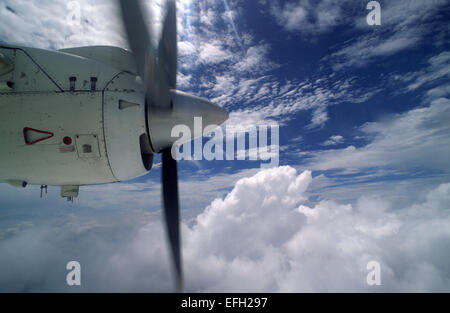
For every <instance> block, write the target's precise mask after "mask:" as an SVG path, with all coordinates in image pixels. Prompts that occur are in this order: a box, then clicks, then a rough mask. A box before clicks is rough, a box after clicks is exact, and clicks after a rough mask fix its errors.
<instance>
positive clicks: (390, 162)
mask: <svg viewBox="0 0 450 313" xmlns="http://www.w3.org/2000/svg"><path fill="white" fill-rule="evenodd" d="M449 120H450V100H448V99H445V98H439V99H436V100H433V102H432V103H431V105H430V106H427V107H419V108H416V109H413V110H411V111H408V112H406V113H403V114H398V115H396V116H395V117H391V118H387V119H386V120H383V121H380V122H374V123H367V124H365V125H363V126H361V127H360V131H362V132H363V133H364V135H365V137H367V138H371V142H370V143H369V144H367V145H365V146H362V147H359V148H356V147H354V146H348V147H347V148H344V149H334V150H326V151H316V152H311V153H306V154H307V155H309V156H310V157H312V159H311V160H310V161H309V162H308V167H310V168H312V169H318V170H329V169H359V170H361V169H363V168H370V167H385V168H388V167H395V168H397V169H405V168H407V169H413V168H422V169H424V168H425V169H429V170H430V169H431V170H441V171H444V172H447V171H448V169H449V168H450V148H449V147H450V124H449V123H448V121H449Z"/></svg>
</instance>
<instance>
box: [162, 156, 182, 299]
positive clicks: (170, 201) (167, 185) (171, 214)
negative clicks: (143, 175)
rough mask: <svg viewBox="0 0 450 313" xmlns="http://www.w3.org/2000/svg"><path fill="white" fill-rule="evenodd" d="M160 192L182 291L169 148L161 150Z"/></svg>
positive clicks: (174, 178)
mask: <svg viewBox="0 0 450 313" xmlns="http://www.w3.org/2000/svg"><path fill="white" fill-rule="evenodd" d="M162 192H163V203H164V217H165V221H166V229H167V235H168V238H169V244H170V250H171V254H172V257H173V265H174V269H175V278H176V286H177V291H178V292H182V291H183V269H182V266H181V242H180V209H179V201H178V174H177V161H176V160H174V159H173V158H172V154H171V148H166V149H164V150H162Z"/></svg>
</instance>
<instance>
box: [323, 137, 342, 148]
mask: <svg viewBox="0 0 450 313" xmlns="http://www.w3.org/2000/svg"><path fill="white" fill-rule="evenodd" d="M343 142H344V137H342V136H341V135H335V136H331V137H330V138H329V139H328V140H326V141H325V142H323V143H322V146H335V145H338V144H341V143H343Z"/></svg>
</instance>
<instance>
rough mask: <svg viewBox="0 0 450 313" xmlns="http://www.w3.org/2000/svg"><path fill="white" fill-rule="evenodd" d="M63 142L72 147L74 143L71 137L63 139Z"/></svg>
mask: <svg viewBox="0 0 450 313" xmlns="http://www.w3.org/2000/svg"><path fill="white" fill-rule="evenodd" d="M63 142H64V144H65V145H70V144H71V143H72V138H70V137H69V136H66V137H64V138H63Z"/></svg>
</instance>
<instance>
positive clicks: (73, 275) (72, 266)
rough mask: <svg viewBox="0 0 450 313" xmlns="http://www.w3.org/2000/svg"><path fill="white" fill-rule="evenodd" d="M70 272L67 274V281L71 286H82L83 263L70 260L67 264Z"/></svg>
mask: <svg viewBox="0 0 450 313" xmlns="http://www.w3.org/2000/svg"><path fill="white" fill-rule="evenodd" d="M66 269H67V270H69V271H70V272H69V273H67V275H66V283H67V285H69V286H81V265H80V262H78V261H70V262H68V263H67V265H66Z"/></svg>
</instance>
